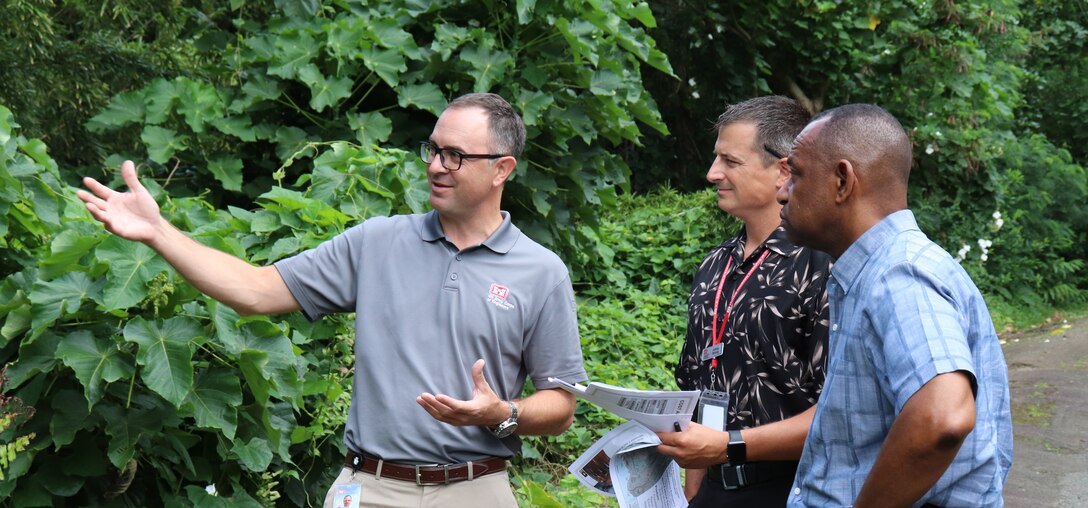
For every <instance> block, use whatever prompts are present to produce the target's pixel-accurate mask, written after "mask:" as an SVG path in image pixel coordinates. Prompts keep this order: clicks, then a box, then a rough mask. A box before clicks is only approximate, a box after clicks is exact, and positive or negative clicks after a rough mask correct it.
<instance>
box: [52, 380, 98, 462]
mask: <svg viewBox="0 0 1088 508" xmlns="http://www.w3.org/2000/svg"><path fill="white" fill-rule="evenodd" d="M51 399H52V400H50V405H51V406H52V409H53V419H52V420H50V421H49V437H50V438H51V439H52V440H53V446H54V447H55V448H60V447H62V446H66V445H69V444H71V443H72V441H74V440H75V437H76V433H77V432H79V431H81V430H83V429H84V428H86V427H87V426H89V425H91V424H93V420H90V419H88V416H90V411H89V410H88V404H87V399H86V398H84V397H83V395H80V393H79V392H78V391H76V390H67V389H62V390H58V391H57V392H56V393H54V394H53V395H52V396H51Z"/></svg>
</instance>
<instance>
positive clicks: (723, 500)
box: [688, 475, 793, 508]
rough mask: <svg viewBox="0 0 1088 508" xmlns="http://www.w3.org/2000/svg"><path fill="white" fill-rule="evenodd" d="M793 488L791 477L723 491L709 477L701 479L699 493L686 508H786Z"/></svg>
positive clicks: (718, 484) (720, 486)
mask: <svg viewBox="0 0 1088 508" xmlns="http://www.w3.org/2000/svg"><path fill="white" fill-rule="evenodd" d="M791 487H793V477H792V476H788V477H781V478H775V479H773V480H769V481H766V482H763V483H757V484H755V485H749V486H747V487H744V488H740V489H736V490H725V489H724V488H722V485H721V484H720V483H717V482H713V481H710V475H707V476H706V477H705V478H703V484H702V485H700V486H699V492H698V493H697V494H695V497H694V498H692V499H691V503H689V504H688V508H725V507H731V506H739V507H752V508H764V507H779V506H786V501H787V500H789V497H790V488H791Z"/></svg>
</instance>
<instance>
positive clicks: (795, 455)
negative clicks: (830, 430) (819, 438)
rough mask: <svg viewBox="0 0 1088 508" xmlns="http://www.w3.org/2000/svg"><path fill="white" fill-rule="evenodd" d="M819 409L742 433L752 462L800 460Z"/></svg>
mask: <svg viewBox="0 0 1088 508" xmlns="http://www.w3.org/2000/svg"><path fill="white" fill-rule="evenodd" d="M815 414H816V406H812V407H810V408H808V409H806V410H805V411H804V412H802V413H799V414H796V415H794V416H791V417H789V418H786V419H785V420H781V421H777V422H774V423H768V424H766V425H760V426H758V427H751V428H748V429H744V430H742V431H741V436H742V437H744V443H745V449H746V452H747V458H748V462H757V461H768V460H800V458H801V451H802V450H804V448H805V438H806V437H808V429H809V427H811V426H812V417H813V415H815Z"/></svg>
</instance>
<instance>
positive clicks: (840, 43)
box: [625, 0, 1088, 306]
mask: <svg viewBox="0 0 1088 508" xmlns="http://www.w3.org/2000/svg"><path fill="white" fill-rule="evenodd" d="M654 9H655V15H656V16H657V18H658V19H659V21H660V25H661V26H662V27H684V28H683V29H680V30H668V31H664V32H662V33H656V32H655V36H656V37H657V40H658V42H659V45H660V46H661V48H662V49H663V50H664V51H665V52H666V53H667V54H669V56H670V61H671V62H672V64H673V66H674V68H675V70H676V74H677V76H678V77H679V78H680V81H675V80H669V79H664V78H663V77H662V76H658V75H653V74H648V75H647V76H646V80H647V81H646V83H647V88H648V89H650V90H651V92H652V93H653V94H654V96H655V97H658V98H659V103H660V104H661V109H662V111H663V113H664V118H665V121H666V123H667V124H668V125H669V128H670V130H671V131H672V132H674V133H676V134H678V135H677V136H674V137H672V138H659V137H657V136H651V137H649V138H648V140H647V141H646V145H647V147H648V148H650V149H648V150H632V151H630V152H625V158H626V160H627V161H628V163H629V164H630V165H631V166H632V167H642V168H646V170H645V171H639V172H635V173H634V177H633V179H634V181H633V186H634V188H635V189H636V190H642V189H646V188H652V186H654V185H657V184H658V182H660V181H661V180H663V179H668V180H669V181H671V182H674V184H675V185H676V186H678V187H680V188H684V189H692V188H699V187H701V186H702V185H703V183H702V180H703V175H704V172H705V168H706V166H707V165H708V164H709V157H708V156H707V155H706V154H708V153H709V151H710V147H712V146H713V143H714V134H715V133H714V132H713V131H712V129H711V128H710V125H711V124H712V121H713V119H714V118H715V116H716V115H717V114H719V113H720V112H721V111H722V110H723V109H724V106H725V104H726V103H730V102H737V101H740V100H744V99H747V98H749V97H752V96H756V95H763V94H769V93H777V94H781V95H786V96H790V97H793V98H795V99H797V100H798V101H800V102H801V103H802V104H804V105H806V106H807V107H808V108H809V109H810V110H811V111H814V112H815V111H820V110H822V109H825V108H828V107H832V106H837V105H840V104H844V103H849V102H871V103H876V104H879V105H880V106H882V107H884V108H885V109H887V110H889V111H890V112H891V113H892V114H894V115H895V116H896V117H897V118H898V119H899V120H900V122H901V123H902V124H903V126H904V127H905V128H906V129H907V131H908V134H909V135H910V137H911V140H912V142H913V144H914V148H915V152H914V160H915V164H914V167H913V168H912V174H911V182H910V196H909V203H910V206H911V208H912V209H913V210H914V211H915V214H916V215H917V217H918V219H919V222H920V224H921V226H922V228H923V229H924V230H925V231H926V232H927V233H928V234H929V235H930V236H931V237H932V238H934V240H936V241H937V242H938V243H940V244H941V245H943V246H944V247H946V248H947V249H948V250H950V251H952V252H955V251H956V250H957V249H959V248H960V247H961V246H963V245H975V250H974V251H973V252H972V253H971V254H972V255H974V256H978V255H979V254H980V250H981V249H979V248H978V245H977V242H978V240H980V239H983V240H990V239H992V241H993V242H994V249H995V252H997V250H999V249H1006V248H1008V247H1010V246H1013V245H1021V246H1023V247H1016V248H1014V249H1013V252H1011V253H1009V255H1002V254H995V255H994V256H992V257H993V259H996V258H997V257H1000V258H1001V261H998V262H993V261H991V262H989V263H986V266H985V267H982V266H981V264H978V260H979V258H977V257H976V258H974V259H975V261H970V260H969V261H970V262H971V263H975V264H978V266H976V267H974V268H971V267H969V268H970V269H971V270H972V274H973V275H975V277H976V279H977V280H980V283H981V284H983V285H986V286H987V288H986V289H987V290H988V291H995V292H1004V293H1009V294H1011V293H1019V294H1020V296H1017V297H1015V298H1014V300H1015V301H1018V302H1024V301H1025V300H1031V301H1032V302H1033V303H1032V304H1034V305H1042V306H1050V305H1055V304H1058V305H1063V304H1066V303H1068V302H1072V301H1079V300H1080V299H1082V298H1084V294H1085V293H1084V290H1085V289H1086V288H1088V270H1085V269H1084V266H1083V262H1082V261H1081V260H1082V259H1083V258H1084V254H1085V252H1084V250H1083V248H1082V247H1081V246H1082V245H1083V239H1084V237H1085V235H1086V234H1088V230H1086V228H1085V227H1084V225H1083V222H1077V221H1073V222H1067V221H1066V218H1068V217H1067V216H1066V215H1065V214H1066V213H1067V212H1066V211H1069V210H1077V211H1078V212H1076V213H1081V212H1079V210H1083V209H1084V206H1085V205H1084V203H1085V200H1084V198H1083V196H1082V195H1081V194H1079V191H1078V190H1077V189H1079V188H1081V187H1082V185H1083V180H1081V181H1080V182H1077V181H1076V177H1075V175H1076V174H1077V171H1081V170H1076V169H1072V168H1071V167H1069V161H1068V159H1067V158H1064V156H1063V155H1061V153H1060V151H1059V149H1058V147H1057V146H1055V145H1058V146H1066V147H1068V148H1069V150H1070V151H1071V152H1072V153H1073V154H1074V161H1075V160H1078V159H1077V158H1078V157H1081V158H1083V156H1082V155H1078V154H1083V147H1085V146H1088V144H1086V143H1084V142H1082V141H1083V135H1084V134H1083V133H1084V132H1085V129H1084V122H1083V118H1084V117H1085V114H1084V113H1085V112H1086V110H1085V108H1086V107H1088V106H1086V104H1088V97H1085V96H1084V93H1085V91H1088V81H1085V80H1086V78H1088V73H1085V71H1086V70H1088V68H1085V62H1088V59H1085V48H1086V47H1088V46H1086V41H1088V39H1086V34H1088V32H1086V31H1085V27H1086V26H1088V23H1086V19H1088V18H1086V16H1088V11H1086V10H1085V9H1084V3H1083V2H1082V1H1078V0H1073V1H1055V2H1039V1H1035V0H987V1H982V2H916V1H911V0H897V1H891V2H823V1H815V0H804V1H801V2H797V1H793V0H788V1H787V0H773V1H748V0H738V1H732V2H726V3H721V2H710V1H707V0H695V1H687V0H685V1H683V2H679V1H677V2H661V3H655V4H654ZM734 41H739V42H740V43H733V42H734ZM706 62H714V63H715V64H714V65H705V63H706ZM1022 130H1028V131H1029V132H1027V133H1024V134H1021V133H1020V131H1022ZM1031 132H1042V133H1046V134H1047V135H1048V136H1052V137H1051V139H1052V140H1053V143H1047V142H1044V141H1042V140H1037V139H1033V138H1031ZM1078 136H1080V137H1078ZM1078 140H1081V141H1078ZM1024 153H1031V154H1032V155H1031V157H1027V158H1034V160H1036V161H1047V164H1056V165H1058V166H1060V167H1061V168H1062V169H1061V170H1060V171H1059V173H1060V174H1065V175H1074V176H1072V177H1070V176H1063V177H1061V178H1060V179H1059V180H1060V181H1062V182H1066V183H1067V184H1068V185H1067V187H1066V188H1064V189H1054V188H1051V187H1050V186H1049V184H1048V183H1047V182H1048V180H1049V178H1050V176H1049V171H1050V169H1049V166H1047V168H1048V169H1046V170H1045V171H1044V170H1043V168H1042V166H1041V162H1040V163H1036V162H1024V159H1025V157H1024V155H1023V154H1024ZM1023 164H1031V165H1033V166H1035V167H1036V168H1038V170H1034V169H1033V170H1032V173H1033V174H1037V175H1038V177H1027V176H1026V175H1025V174H1023V173H1018V171H1020V169H1021V166H1022V165H1023ZM1073 165H1076V164H1075V163H1074V164H1073ZM1081 178H1083V177H1081ZM1037 186H1039V187H1042V188H1043V189H1040V190H1042V191H1043V192H1044V193H1045V192H1046V191H1050V190H1053V191H1054V192H1055V193H1056V194H1055V195H1056V196H1061V197H1060V198H1054V199H1053V200H1052V201H1050V200H1048V199H1047V198H1043V199H1042V200H1039V201H1035V202H1032V203H1028V202H1027V201H1026V200H1024V199H1020V197H1019V196H1031V195H1033V194H1035V193H1036V192H1039V190H1037V189H1036V187H1037ZM1028 199H1034V197H1032V198H1028ZM1020 207H1023V210H1021V209H1020ZM1063 210H1066V211H1063ZM995 211H1000V212H1001V213H1002V214H1004V215H1005V217H1006V220H1007V221H1009V222H1011V220H1010V219H1009V217H1015V218H1016V219H1015V220H1016V221H1017V223H1018V224H1019V225H1021V226H1023V227H1019V226H1013V227H1009V228H1007V229H1005V230H1002V231H1001V234H1000V235H999V237H1000V238H999V239H997V238H995V237H994V235H993V232H992V231H991V230H990V229H991V227H992V224H993V222H994V220H993V219H992V215H993V214H994V212H995ZM1059 224H1060V225H1063V227H1058V225H1059ZM1017 235H1023V236H1022V237H1017ZM1044 235H1053V236H1052V237H1050V238H1047V239H1043V236H1044ZM1028 246H1030V248H1028ZM1029 250H1030V251H1031V252H1030V253H1029V252H1028V251H1029ZM1002 252H1005V251H1002ZM1010 258H1017V259H1025V260H1024V261H1021V262H1012V261H1010ZM1029 258H1030V259H1038V260H1041V261H1040V264H1039V265H1038V266H1036V265H1034V264H1033V262H1032V261H1030V260H1027V259H1029ZM1044 266H1046V267H1047V268H1045V269H1044V268H1043V267H1044ZM1027 295H1031V296H1030V297H1029V296H1027Z"/></svg>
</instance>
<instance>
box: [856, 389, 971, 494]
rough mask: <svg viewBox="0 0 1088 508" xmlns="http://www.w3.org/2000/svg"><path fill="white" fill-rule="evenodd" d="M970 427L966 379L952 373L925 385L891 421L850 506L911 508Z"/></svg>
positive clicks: (958, 447) (969, 407) (956, 450)
mask: <svg viewBox="0 0 1088 508" xmlns="http://www.w3.org/2000/svg"><path fill="white" fill-rule="evenodd" d="M974 424H975V401H974V397H973V394H972V392H971V388H970V384H969V381H968V380H967V377H966V376H965V375H963V374H962V373H959V372H953V373H948V374H941V375H939V376H937V377H934V378H933V379H931V380H930V381H929V383H926V385H924V386H923V387H922V389H920V390H919V391H918V392H917V393H915V394H914V396H912V397H911V398H910V400H908V401H907V404H906V405H904V407H903V411H902V412H901V413H900V414H899V416H897V417H896V419H895V422H894V423H893V424H892V426H891V429H889V431H888V437H887V438H886V439H885V440H884V445H883V446H882V447H881V448H880V454H879V455H877V459H876V462H875V463H874V464H873V469H872V471H870V472H869V477H868V478H866V480H865V485H864V486H863V487H862V489H861V493H860V494H859V495H858V499H857V501H856V502H855V503H854V506H855V507H856V508H863V507H868V506H880V507H899V506H903V507H908V506H911V505H912V504H914V502H915V501H917V500H919V499H920V498H921V497H922V496H923V495H925V493H926V492H927V491H928V490H929V489H930V488H932V487H933V485H934V484H936V483H937V480H939V479H940V477H941V475H942V474H944V472H945V470H946V469H948V466H949V465H950V464H951V463H952V460H953V459H954V458H955V457H956V453H957V452H958V451H959V449H960V446H961V445H962V444H963V440H964V439H966V437H967V435H968V434H969V433H970V432H971V430H972V429H973V428H974Z"/></svg>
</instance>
